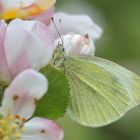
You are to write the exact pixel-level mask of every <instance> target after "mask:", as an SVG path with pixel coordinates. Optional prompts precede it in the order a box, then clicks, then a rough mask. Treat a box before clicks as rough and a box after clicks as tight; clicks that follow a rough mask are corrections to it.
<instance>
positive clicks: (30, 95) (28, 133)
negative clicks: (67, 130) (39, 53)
mask: <svg viewBox="0 0 140 140" xmlns="http://www.w3.org/2000/svg"><path fill="white" fill-rule="evenodd" d="M47 85H48V84H47V80H46V78H45V77H44V76H43V75H42V74H40V73H38V72H36V71H34V70H32V69H28V70H25V71H23V72H21V73H20V74H19V75H17V76H16V77H15V78H14V80H13V81H12V82H11V84H10V85H9V87H8V88H7V89H6V90H5V92H4V97H3V100H2V106H1V108H0V114H1V116H0V139H1V140H62V138H63V131H62V130H61V129H60V128H59V127H58V126H57V125H56V124H55V123H54V122H52V121H51V120H48V119H43V118H39V117H35V118H31V117H32V115H33V113H34V111H35V107H36V101H37V100H39V99H40V98H41V97H42V96H43V95H44V93H45V92H46V90H47V88H48V86H47Z"/></svg>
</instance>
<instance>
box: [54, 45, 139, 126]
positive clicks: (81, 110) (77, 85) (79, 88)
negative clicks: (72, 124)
mask: <svg viewBox="0 0 140 140" xmlns="http://www.w3.org/2000/svg"><path fill="white" fill-rule="evenodd" d="M52 65H53V66H54V67H55V68H56V69H58V70H64V71H65V74H66V77H67V79H68V81H69V84H70V95H71V103H70V106H69V108H68V113H69V115H70V116H71V118H72V119H74V120H75V121H77V122H78V123H80V124H82V125H85V126H90V127H100V126H104V125H107V124H109V123H112V122H114V121H116V120H118V119H119V118H121V117H122V116H123V115H124V114H125V113H126V112H127V111H128V110H130V109H131V108H133V107H135V106H136V105H138V104H139V103H140V77H139V76H138V75H136V74H135V73H133V72H131V71H129V70H127V69H126V68H124V67H121V66H120V65H118V64H115V63H113V62H111V61H109V60H105V59H103V58H99V57H95V56H73V55H70V54H69V55H68V54H66V53H65V50H64V48H63V45H62V44H61V43H59V44H58V46H57V48H56V50H55V51H54V54H53V57H52Z"/></svg>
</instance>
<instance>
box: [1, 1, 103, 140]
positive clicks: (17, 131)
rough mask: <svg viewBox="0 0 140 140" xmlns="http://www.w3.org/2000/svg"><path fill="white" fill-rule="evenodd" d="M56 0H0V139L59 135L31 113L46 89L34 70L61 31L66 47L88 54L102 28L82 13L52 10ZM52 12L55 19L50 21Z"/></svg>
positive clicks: (44, 139) (53, 139)
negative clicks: (72, 13)
mask: <svg viewBox="0 0 140 140" xmlns="http://www.w3.org/2000/svg"><path fill="white" fill-rule="evenodd" d="M55 3H56V0H0V18H1V21H0V88H1V89H4V90H1V93H0V94H1V95H2V98H1V107H0V139H1V140H13V139H14V140H16V139H20V140H39V139H40V140H62V139H63V131H62V129H61V128H60V127H59V126H58V125H57V124H56V123H55V122H53V121H51V120H49V119H46V118H40V117H33V114H34V111H35V109H36V102H37V101H38V100H39V99H41V98H42V97H43V96H44V94H45V93H46V92H47V89H48V80H47V79H46V77H45V76H44V75H43V74H41V73H40V72H39V70H40V69H41V68H43V67H45V66H46V65H47V64H48V63H49V62H50V60H51V58H52V54H53V51H54V49H55V48H56V46H57V44H58V42H60V41H61V40H60V36H59V34H58V32H57V30H56V28H55V26H56V27H57V28H58V30H60V31H61V35H62V38H63V46H64V48H65V50H66V52H67V53H72V54H74V55H81V54H84V55H94V53H95V46H94V41H95V40H96V39H98V38H99V37H100V36H101V34H102V29H101V28H100V27H99V26H97V25H96V24H95V23H94V22H93V21H92V20H91V18H90V17H88V16H86V15H69V14H66V13H62V12H59V13H55V10H54V9H55V8H54V7H55V6H54V4H55ZM52 17H53V20H54V22H55V25H54V22H52Z"/></svg>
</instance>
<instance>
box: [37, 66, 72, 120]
mask: <svg viewBox="0 0 140 140" xmlns="http://www.w3.org/2000/svg"><path fill="white" fill-rule="evenodd" d="M41 73H42V74H44V75H45V76H46V77H47V79H48V81H49V89H48V91H47V93H46V94H45V96H44V97H43V98H42V99H41V100H40V101H39V102H38V103H37V108H36V111H35V116H40V117H47V118H49V119H53V120H56V119H58V118H60V117H62V116H63V115H64V114H65V112H66V109H67V107H68V105H69V96H70V95H69V84H68V81H67V79H66V77H65V75H64V73H63V72H62V71H58V70H56V69H54V68H52V67H51V66H47V67H45V68H43V69H42V70H41Z"/></svg>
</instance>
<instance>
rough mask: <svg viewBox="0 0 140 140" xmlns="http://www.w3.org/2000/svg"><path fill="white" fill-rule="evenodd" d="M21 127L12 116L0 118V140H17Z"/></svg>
mask: <svg viewBox="0 0 140 140" xmlns="http://www.w3.org/2000/svg"><path fill="white" fill-rule="evenodd" d="M22 133H23V126H22V125H21V124H20V123H18V122H17V118H16V117H13V116H12V115H7V116H5V117H0V140H19V139H20V138H21V134H22Z"/></svg>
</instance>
